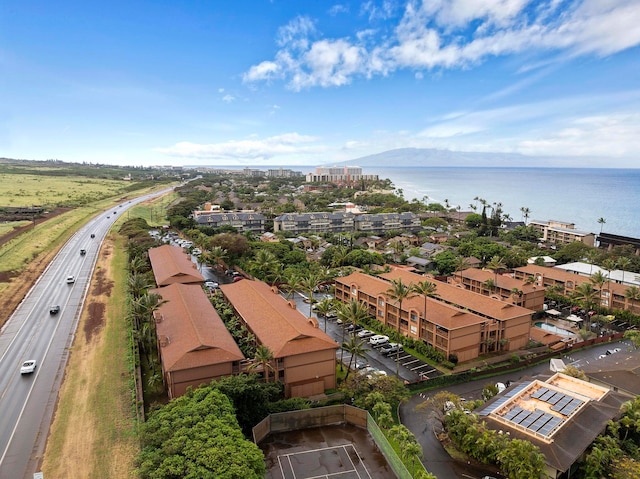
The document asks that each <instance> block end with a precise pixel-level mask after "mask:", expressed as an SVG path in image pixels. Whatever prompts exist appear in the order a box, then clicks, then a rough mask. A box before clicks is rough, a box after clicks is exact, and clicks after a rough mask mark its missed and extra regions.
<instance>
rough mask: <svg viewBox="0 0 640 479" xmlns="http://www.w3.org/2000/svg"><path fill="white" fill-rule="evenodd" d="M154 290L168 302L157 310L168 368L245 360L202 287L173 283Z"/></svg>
mask: <svg viewBox="0 0 640 479" xmlns="http://www.w3.org/2000/svg"><path fill="white" fill-rule="evenodd" d="M151 292H153V293H156V294H159V295H161V296H162V299H163V300H166V301H167V303H165V304H163V305H162V306H160V308H159V309H158V311H156V313H155V316H156V331H157V335H158V341H159V342H160V344H161V357H162V363H163V365H164V370H165V371H176V370H181V369H190V368H195V367H199V366H209V365H211V364H220V363H225V362H231V361H240V360H242V359H244V356H243V355H242V352H241V351H240V348H239V347H238V345H237V344H236V342H235V341H234V339H233V337H231V334H230V333H229V331H228V330H227V328H226V326H225V325H224V323H223V322H222V319H220V316H218V313H217V312H216V310H215V309H214V307H213V306H212V305H211V303H210V302H209V298H207V295H206V294H205V292H204V291H203V290H202V287H201V286H199V285H195V284H172V285H170V286H165V287H163V288H158V289H154V290H152V291H151Z"/></svg>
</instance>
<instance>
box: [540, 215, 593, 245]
mask: <svg viewBox="0 0 640 479" xmlns="http://www.w3.org/2000/svg"><path fill="white" fill-rule="evenodd" d="M528 226H530V227H532V228H534V229H535V230H537V231H539V232H540V233H542V238H541V241H544V242H547V243H550V244H553V245H565V244H569V243H573V242H574V241H580V242H581V243H584V244H586V245H588V246H594V244H595V235H594V234H593V233H588V232H586V231H580V230H577V229H575V224H574V223H568V222H566V221H556V220H548V221H540V220H531V221H530V222H529V224H528Z"/></svg>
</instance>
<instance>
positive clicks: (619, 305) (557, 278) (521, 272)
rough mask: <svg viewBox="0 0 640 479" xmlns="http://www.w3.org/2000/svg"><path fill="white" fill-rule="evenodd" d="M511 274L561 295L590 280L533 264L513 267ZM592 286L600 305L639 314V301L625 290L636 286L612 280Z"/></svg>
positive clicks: (569, 294) (587, 277) (568, 294)
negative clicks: (599, 285) (631, 297)
mask: <svg viewBox="0 0 640 479" xmlns="http://www.w3.org/2000/svg"><path fill="white" fill-rule="evenodd" d="M594 272H595V271H594ZM513 275H514V278H516V279H520V280H525V281H526V280H527V278H532V279H530V280H529V281H533V284H535V285H536V286H538V287H540V288H544V289H553V290H555V291H556V292H557V293H558V294H561V295H563V296H571V295H572V294H573V293H575V291H576V288H577V287H578V286H579V285H581V284H582V283H589V282H590V277H589V276H583V275H580V274H578V273H572V272H568V271H565V270H563V269H560V268H558V267H555V268H548V267H545V266H537V265H534V264H529V265H527V266H522V267H519V268H515V269H514V270H513ZM593 287H594V289H595V290H596V291H597V292H598V296H597V300H598V302H599V303H600V306H601V307H603V308H609V309H620V310H626V311H630V312H632V313H633V314H640V301H636V300H633V299H630V298H627V290H628V289H629V288H632V287H637V286H627V285H623V284H618V283H615V282H614V281H607V282H606V283H604V284H603V285H602V288H601V289H600V290H599V289H598V285H595V284H594V285H593Z"/></svg>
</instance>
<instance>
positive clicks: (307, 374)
mask: <svg viewBox="0 0 640 479" xmlns="http://www.w3.org/2000/svg"><path fill="white" fill-rule="evenodd" d="M220 290H221V291H222V294H223V295H224V296H225V298H226V300H227V301H228V302H229V304H230V305H231V306H232V307H233V309H234V311H235V312H236V314H237V316H238V318H239V319H240V320H241V321H242V323H243V324H244V326H246V328H247V330H248V331H249V332H251V333H252V334H253V335H254V336H255V338H256V342H257V343H258V344H262V345H264V346H266V347H268V348H269V350H270V351H271V352H272V354H273V364H272V367H273V371H271V372H268V371H267V373H268V374H269V375H273V374H275V377H276V378H277V380H278V381H280V382H282V383H284V386H285V395H286V397H311V396H315V395H319V394H323V393H324V391H325V390H327V389H333V388H335V387H336V351H337V349H338V343H336V342H335V341H334V340H333V339H331V338H330V337H329V336H328V335H327V334H326V333H324V332H323V331H321V330H320V329H318V322H317V320H316V319H315V318H307V317H306V316H305V315H304V314H302V313H301V312H300V311H298V310H297V309H296V305H295V303H294V302H293V301H286V300H285V299H284V298H283V297H282V296H280V294H278V289H277V288H272V287H270V286H269V285H268V284H266V283H263V282H261V281H252V280H243V281H238V282H237V283H231V284H224V285H220ZM255 371H257V372H261V370H260V369H256V370H255ZM263 373H264V372H263Z"/></svg>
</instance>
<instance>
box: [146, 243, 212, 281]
mask: <svg viewBox="0 0 640 479" xmlns="http://www.w3.org/2000/svg"><path fill="white" fill-rule="evenodd" d="M149 261H150V262H151V268H152V269H153V275H154V277H155V280H156V285H158V287H162V286H168V285H170V284H174V283H181V284H203V283H204V276H202V274H200V272H199V271H198V270H197V269H196V265H195V264H194V263H193V262H191V258H190V257H189V256H188V255H187V254H186V253H185V252H184V250H183V249H182V248H180V247H179V246H171V245H162V246H159V247H157V248H151V249H150V250H149Z"/></svg>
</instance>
